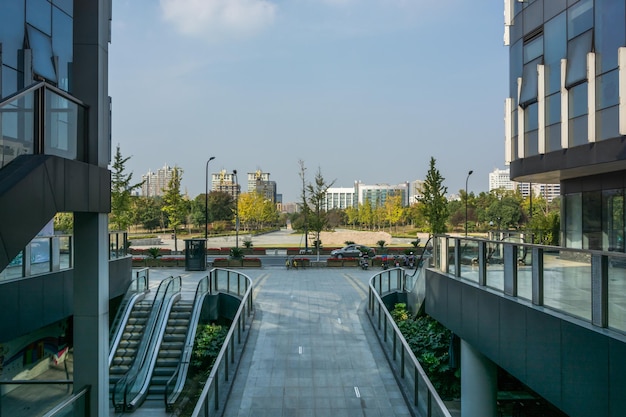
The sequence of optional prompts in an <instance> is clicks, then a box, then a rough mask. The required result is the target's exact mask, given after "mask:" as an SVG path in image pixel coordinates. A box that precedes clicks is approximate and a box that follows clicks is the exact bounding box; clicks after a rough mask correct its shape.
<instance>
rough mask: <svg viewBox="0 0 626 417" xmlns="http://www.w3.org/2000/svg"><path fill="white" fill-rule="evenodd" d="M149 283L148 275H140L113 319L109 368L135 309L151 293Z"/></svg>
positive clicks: (133, 280) (130, 287)
mask: <svg viewBox="0 0 626 417" xmlns="http://www.w3.org/2000/svg"><path fill="white" fill-rule="evenodd" d="M148 282H149V276H148V275H140V274H139V273H138V274H137V275H136V276H135V278H133V279H132V281H131V282H130V284H129V286H128V290H127V291H126V295H124V299H123V300H122V302H121V304H120V308H119V309H118V310H117V313H116V314H115V319H113V324H112V325H111V330H110V334H109V346H110V347H109V366H111V362H112V361H113V358H114V357H115V353H116V350H117V347H118V346H119V344H120V340H121V339H122V336H123V334H124V330H125V328H126V324H127V323H128V319H129V317H130V314H131V312H132V310H133V307H134V306H135V304H136V303H137V302H139V301H141V300H143V299H144V298H145V296H146V294H147V293H148V292H149V291H150V288H149V285H148Z"/></svg>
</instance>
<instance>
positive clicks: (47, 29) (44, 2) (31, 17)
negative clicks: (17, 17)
mask: <svg viewBox="0 0 626 417" xmlns="http://www.w3.org/2000/svg"><path fill="white" fill-rule="evenodd" d="M26 23H29V24H30V25H32V26H34V27H36V28H37V29H39V30H40V31H42V32H43V33H45V34H46V35H48V36H50V35H52V4H50V2H49V1H48V0H26Z"/></svg>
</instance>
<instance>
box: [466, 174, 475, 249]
mask: <svg viewBox="0 0 626 417" xmlns="http://www.w3.org/2000/svg"><path fill="white" fill-rule="evenodd" d="M473 172H474V171H472V170H470V171H469V172H468V173H467V178H465V237H467V200H468V199H467V181H468V180H469V177H470V175H472V173H473Z"/></svg>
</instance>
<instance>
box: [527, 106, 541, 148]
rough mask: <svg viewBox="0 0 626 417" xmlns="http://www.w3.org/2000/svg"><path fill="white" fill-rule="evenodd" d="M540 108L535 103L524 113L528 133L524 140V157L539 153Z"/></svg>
mask: <svg viewBox="0 0 626 417" xmlns="http://www.w3.org/2000/svg"><path fill="white" fill-rule="evenodd" d="M538 108H539V105H538V104H537V103H533V104H531V105H529V106H528V107H526V110H525V111H524V132H525V133H526V135H525V138H524V155H525V156H527V157H528V156H532V155H537V154H538V153H539V146H538V140H539V135H538V133H537V129H538V126H539V125H538V117H537V115H538Z"/></svg>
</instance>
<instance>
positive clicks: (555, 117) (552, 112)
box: [546, 93, 561, 125]
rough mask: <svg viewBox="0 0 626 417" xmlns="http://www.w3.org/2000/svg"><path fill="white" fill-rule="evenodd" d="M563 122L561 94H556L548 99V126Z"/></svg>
mask: <svg viewBox="0 0 626 417" xmlns="http://www.w3.org/2000/svg"><path fill="white" fill-rule="evenodd" d="M560 121H561V94H560V93H556V94H552V95H550V96H548V97H546V125H552V124H554V123H559V122H560Z"/></svg>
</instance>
